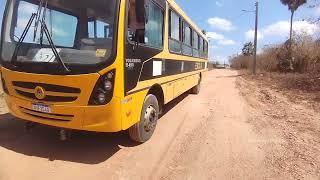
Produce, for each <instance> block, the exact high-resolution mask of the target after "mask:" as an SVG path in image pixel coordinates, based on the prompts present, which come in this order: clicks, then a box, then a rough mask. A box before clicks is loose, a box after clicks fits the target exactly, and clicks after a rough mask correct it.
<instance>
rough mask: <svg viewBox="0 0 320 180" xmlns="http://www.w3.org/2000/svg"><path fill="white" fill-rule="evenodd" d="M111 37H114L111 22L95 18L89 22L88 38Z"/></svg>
mask: <svg viewBox="0 0 320 180" xmlns="http://www.w3.org/2000/svg"><path fill="white" fill-rule="evenodd" d="M109 37H112V35H111V30H110V25H109V24H107V23H105V22H102V21H99V20H93V21H89V22H88V38H109Z"/></svg>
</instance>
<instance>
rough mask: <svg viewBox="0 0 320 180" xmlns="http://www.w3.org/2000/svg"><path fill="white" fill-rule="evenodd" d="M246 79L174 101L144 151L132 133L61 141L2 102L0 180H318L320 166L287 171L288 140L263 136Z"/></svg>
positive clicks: (209, 82)
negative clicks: (245, 89) (29, 127)
mask: <svg viewBox="0 0 320 180" xmlns="http://www.w3.org/2000/svg"><path fill="white" fill-rule="evenodd" d="M238 79H239V77H238V74H237V72H236V71H231V70H214V71H211V72H209V73H208V75H207V77H206V78H205V80H204V82H203V84H202V89H201V93H200V95H198V96H195V95H183V96H181V97H179V98H178V99H177V100H175V101H174V102H173V103H170V104H169V105H168V106H167V107H166V109H167V111H166V113H165V114H164V116H163V117H162V118H161V119H160V120H159V123H158V126H157V129H156V132H155V134H154V136H153V138H152V139H151V140H150V141H149V142H147V143H145V144H141V145H140V144H134V143H132V142H131V141H130V140H128V137H127V135H126V134H125V133H116V134H103V133H102V134H97V133H86V132H81V133H79V132H77V133H73V134H72V139H71V140H70V141H67V142H61V141H59V140H58V137H57V132H56V130H55V129H51V128H48V127H42V126H39V127H36V128H35V129H33V130H32V131H31V132H25V131H24V128H23V123H22V122H21V121H18V120H16V119H14V118H13V117H11V116H10V115H9V114H6V109H5V107H4V106H3V104H0V114H2V115H0V179H1V180H15V179H28V180H29V179H30V180H31V179H32V180H38V179H39V180H42V179H46V180H53V179H86V180H87V179H92V180H93V179H196V180H198V179H269V178H270V179H292V178H305V177H307V178H308V179H313V178H314V179H316V177H317V171H316V170H317V168H318V167H319V166H318V164H317V163H318V161H317V160H315V161H314V164H315V165H314V166H312V168H311V170H310V171H308V172H304V171H297V172H298V173H300V174H299V175H301V176H295V175H293V174H291V173H290V171H286V170H282V169H281V168H280V167H282V166H281V161H277V160H278V159H277V158H278V157H283V153H285V152H286V151H284V150H283V149H282V148H281V147H284V146H282V144H285V143H286V142H287V140H286V139H285V138H284V137H283V136H282V134H281V133H279V131H277V130H273V128H269V129H264V131H263V132H264V133H260V132H259V128H260V129H263V126H264V124H261V123H262V122H265V121H262V122H261V123H259V118H253V117H259V116H258V115H259V114H260V112H261V110H260V109H255V108H254V107H253V106H251V104H250V103H248V102H249V101H248V99H247V98H246V96H245V95H243V92H240V91H239V89H243V86H241V85H240V87H242V88H239V87H238V86H239V85H237V83H236V82H237V80H238ZM242 85H243V84H242ZM0 103H3V102H2V101H1V100H0ZM253 119H254V120H255V121H254V122H253ZM257 124H259V126H257ZM315 136H316V135H315ZM288 161H289V162H294V161H290V159H288ZM273 162H275V163H278V162H279V163H280V164H279V167H278V166H275V163H273ZM283 163H286V162H283ZM286 165H287V166H285V167H287V168H289V169H290V167H291V166H292V167H293V166H294V164H291V165H290V163H289V164H287V163H286Z"/></svg>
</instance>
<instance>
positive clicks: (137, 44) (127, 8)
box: [124, 0, 166, 51]
mask: <svg viewBox="0 0 320 180" xmlns="http://www.w3.org/2000/svg"><path fill="white" fill-rule="evenodd" d="M145 1H147V2H148V3H153V4H154V5H155V6H157V7H158V8H159V9H160V10H161V11H162V14H163V20H162V21H163V22H162V47H161V48H158V47H155V46H150V45H148V44H145V43H139V42H135V41H132V40H130V38H129V35H128V29H129V28H128V25H129V16H128V15H129V10H130V9H129V8H130V5H129V3H130V0H128V1H126V3H127V4H126V19H125V23H126V25H125V31H124V32H125V37H126V38H125V39H126V41H127V42H128V43H129V44H130V45H132V46H137V48H139V46H140V47H146V48H152V49H157V50H161V51H163V50H164V35H165V34H164V30H165V19H166V13H165V12H166V9H165V8H163V7H161V6H160V5H159V4H158V3H156V2H155V1H153V0H145ZM145 13H146V12H145ZM124 44H126V43H124Z"/></svg>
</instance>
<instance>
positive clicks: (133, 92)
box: [126, 72, 199, 95]
mask: <svg viewBox="0 0 320 180" xmlns="http://www.w3.org/2000/svg"><path fill="white" fill-rule="evenodd" d="M195 74H199V72H197V73H193V74H190V75H187V76H183V77H181V78H177V79H173V80H170V81H166V82H163V83H160V85H165V84H168V83H171V82H175V81H178V80H180V79H183V78H186V77H189V76H193V75H195ZM177 75H178V74H177ZM152 86H153V85H151V86H148V87H145V88H142V89H138V90H135V91H132V92H128V93H126V95H132V94H135V93H138V92H141V91H144V90H147V89H150V88H151V87H152Z"/></svg>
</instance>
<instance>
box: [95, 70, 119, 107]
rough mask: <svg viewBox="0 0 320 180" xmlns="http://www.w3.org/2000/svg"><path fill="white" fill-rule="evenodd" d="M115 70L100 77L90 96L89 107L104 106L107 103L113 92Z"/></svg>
mask: <svg viewBox="0 0 320 180" xmlns="http://www.w3.org/2000/svg"><path fill="white" fill-rule="evenodd" d="M114 79H115V70H111V71H109V72H108V73H106V74H105V75H103V76H101V77H100V78H99V80H98V81H97V84H96V86H95V88H94V90H93V92H92V94H91V97H90V101H89V105H105V104H107V103H109V102H110V101H111V99H112V96H113V91H114Z"/></svg>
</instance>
